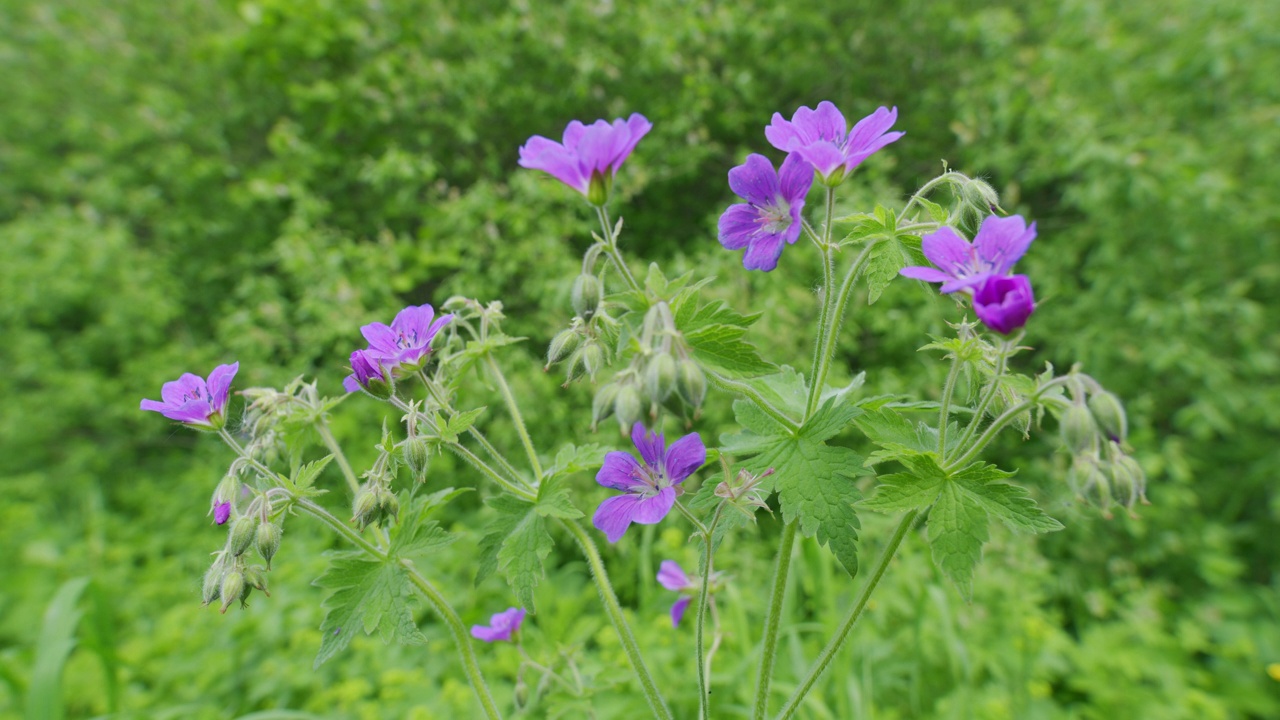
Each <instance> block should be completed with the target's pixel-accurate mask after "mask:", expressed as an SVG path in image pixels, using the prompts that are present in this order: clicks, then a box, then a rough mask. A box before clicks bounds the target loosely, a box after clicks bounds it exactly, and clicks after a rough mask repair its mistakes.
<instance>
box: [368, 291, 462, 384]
mask: <svg viewBox="0 0 1280 720" xmlns="http://www.w3.org/2000/svg"><path fill="white" fill-rule="evenodd" d="M432 320H434V322H432ZM450 320H453V315H441V316H440V317H439V318H436V311H435V309H434V308H432V307H431V306H430V305H410V306H409V307H407V308H405V309H403V310H401V311H400V312H398V313H396V318H395V320H392V321H391V325H390V326H387V325H383V324H382V323H369V324H368V325H365V326H364V327H362V328H360V333H361V334H363V335H364V339H365V340H368V341H369V349H368V351H367V353H368V360H369V361H370V362H371V363H372V365H374V366H377V365H382V366H384V367H394V366H396V365H406V366H409V367H410V368H411V369H415V370H416V369H417V368H418V367H421V365H422V363H423V359H424V358H425V357H426V356H427V353H429V352H431V341H432V340H433V339H435V336H436V334H437V333H439V332H440V329H441V328H443V327H444V326H445V325H447V324H448V323H449V321H450ZM352 371H353V372H355V373H359V372H360V371H359V370H357V369H356V368H355V366H354V365H353V366H352Z"/></svg>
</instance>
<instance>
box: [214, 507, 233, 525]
mask: <svg viewBox="0 0 1280 720" xmlns="http://www.w3.org/2000/svg"><path fill="white" fill-rule="evenodd" d="M230 518H231V503H229V502H224V503H219V504H218V506H217V507H215V508H214V509H213V522H214V523H216V524H218V525H226V524H227V520H229V519H230Z"/></svg>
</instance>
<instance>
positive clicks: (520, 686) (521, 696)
mask: <svg viewBox="0 0 1280 720" xmlns="http://www.w3.org/2000/svg"><path fill="white" fill-rule="evenodd" d="M512 700H513V701H514V702H515V706H516V710H522V709H524V707H525V705H528V704H529V685H528V684H527V683H526V682H525V681H524V678H517V679H516V687H515V693H514V694H513V697H512Z"/></svg>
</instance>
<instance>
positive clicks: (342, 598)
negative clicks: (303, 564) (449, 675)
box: [312, 553, 426, 667]
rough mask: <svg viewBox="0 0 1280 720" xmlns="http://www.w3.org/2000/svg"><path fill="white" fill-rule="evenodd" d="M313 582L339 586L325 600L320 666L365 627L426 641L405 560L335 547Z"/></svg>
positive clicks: (388, 639) (399, 637)
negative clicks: (413, 604)
mask: <svg viewBox="0 0 1280 720" xmlns="http://www.w3.org/2000/svg"><path fill="white" fill-rule="evenodd" d="M312 584H313V585H315V586H317V587H320V588H324V589H326V590H331V591H333V592H332V594H330V595H329V597H327V598H325V600H324V602H323V603H321V607H323V608H324V609H325V617H324V622H323V623H321V625H320V633H321V639H320V652H319V653H318V654H317V655H316V660H315V664H314V667H320V666H321V665H322V664H324V663H325V661H327V660H328V659H329V658H331V657H333V656H334V655H336V654H337V653H339V652H341V651H342V650H343V649H345V648H346V647H347V645H349V644H350V643H351V638H352V637H354V636H355V634H356V632H357V631H359V630H363V631H364V633H365V634H366V635H371V634H373V632H374V631H375V630H376V631H378V633H379V634H380V635H381V636H382V640H383V642H387V643H389V642H391V641H392V640H397V641H399V642H402V643H407V644H418V643H424V642H426V638H424V637H423V636H422V633H421V632H419V631H418V626H417V625H416V624H414V621H413V609H412V607H411V606H410V600H409V599H410V597H411V596H412V591H411V590H410V588H409V579H408V576H407V575H406V574H405V571H404V568H403V567H401V566H400V565H399V563H396V562H391V561H387V562H383V561H380V560H375V559H370V558H366V556H364V555H361V554H358V553H335V554H333V555H331V556H330V561H329V569H328V570H326V571H325V573H324V574H323V575H321V576H320V577H319V578H317V579H316V581H315V582H314V583H312Z"/></svg>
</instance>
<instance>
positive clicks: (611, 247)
mask: <svg viewBox="0 0 1280 720" xmlns="http://www.w3.org/2000/svg"><path fill="white" fill-rule="evenodd" d="M596 217H597V218H598V219H599V220H600V231H601V232H603V233H604V242H605V246H604V251H605V253H606V254H608V256H609V259H610V260H612V261H613V266H614V267H616V268H617V269H618V274H619V275H621V276H622V279H623V280H624V281H625V282H626V283H627V285H628V286H629V287H630V288H631V289H632V290H634V291H635V292H641V287H640V283H638V282H636V276H635V275H632V274H631V268H629V267H627V259H626V258H624V257H622V251H621V250H619V249H618V238H617V237H615V236H614V234H613V225H611V224H610V222H609V211H608V210H605V209H604V208H603V207H597V208H596Z"/></svg>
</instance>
